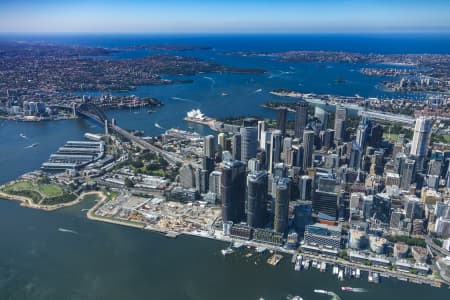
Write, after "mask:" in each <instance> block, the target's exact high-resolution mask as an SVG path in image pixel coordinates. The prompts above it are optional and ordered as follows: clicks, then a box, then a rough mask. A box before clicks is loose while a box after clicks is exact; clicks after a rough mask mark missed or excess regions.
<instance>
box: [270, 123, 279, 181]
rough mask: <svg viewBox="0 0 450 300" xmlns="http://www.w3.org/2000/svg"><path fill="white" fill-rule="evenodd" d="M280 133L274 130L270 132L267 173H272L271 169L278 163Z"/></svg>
mask: <svg viewBox="0 0 450 300" xmlns="http://www.w3.org/2000/svg"><path fill="white" fill-rule="evenodd" d="M281 139H282V136H281V131H279V130H274V131H273V132H272V136H271V141H270V160H269V166H268V169H269V173H272V168H273V166H274V164H276V163H279V162H280V158H281Z"/></svg>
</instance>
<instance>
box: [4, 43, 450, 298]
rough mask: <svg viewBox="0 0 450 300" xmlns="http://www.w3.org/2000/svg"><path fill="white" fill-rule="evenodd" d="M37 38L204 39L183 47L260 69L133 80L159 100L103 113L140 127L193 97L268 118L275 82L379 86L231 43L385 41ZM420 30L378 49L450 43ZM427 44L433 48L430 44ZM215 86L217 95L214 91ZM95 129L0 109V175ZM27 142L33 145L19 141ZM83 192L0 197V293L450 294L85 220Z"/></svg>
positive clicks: (177, 122) (323, 88)
mask: <svg viewBox="0 0 450 300" xmlns="http://www.w3.org/2000/svg"><path fill="white" fill-rule="evenodd" d="M3 38H5V37H3ZM8 38H11V37H8ZM22 38H23V39H25V37H22ZM47 38H48V40H50V41H53V42H55V41H56V42H57V41H59V42H66V43H70V42H73V43H77V44H86V45H100V46H121V45H126V44H129V45H131V44H143V43H164V42H173V43H176V44H199V45H200V44H201V45H207V46H213V47H214V50H212V51H210V50H202V51H193V53H183V55H189V54H190V55H195V56H198V57H201V58H204V59H213V60H215V61H218V62H220V63H223V64H226V65H232V66H237V65H240V66H245V67H263V68H266V69H267V70H268V73H267V74H258V75H236V74H202V75H198V76H194V77H193V79H194V83H192V84H177V85H167V86H151V87H139V88H138V89H137V90H136V91H133V92H131V94H137V95H145V96H152V97H156V98H158V99H160V100H162V101H163V102H164V103H165V105H164V106H163V107H161V108H157V109H155V110H156V111H155V112H153V113H151V114H149V113H148V112H147V109H142V110H139V109H138V110H111V111H108V114H109V115H110V116H112V117H115V118H116V119H117V121H118V123H119V124H120V125H121V126H122V127H123V128H125V129H142V130H144V131H145V133H146V134H147V135H155V134H159V133H161V132H163V130H162V129H160V128H157V127H155V123H158V124H159V125H161V127H163V128H171V127H180V128H187V126H188V125H187V124H186V123H185V122H184V121H183V117H184V116H185V114H186V112H187V111H190V110H191V109H193V108H200V109H201V110H202V112H204V113H205V114H206V115H208V116H211V117H225V116H231V115H244V114H245V115H263V116H266V117H274V114H273V112H271V111H270V110H267V109H264V108H261V107H260V104H261V103H262V102H265V101H294V100H289V98H280V97H276V96H273V95H271V94H269V92H270V91H271V90H272V89H275V88H289V89H296V90H299V91H302V92H316V93H336V94H343V95H354V94H356V93H358V94H360V95H362V96H373V97H376V96H386V93H385V92H383V91H381V90H379V89H378V88H377V87H376V84H377V80H380V79H377V78H373V77H367V76H364V75H362V74H360V73H359V71H358V70H359V67H360V66H357V65H346V64H326V65H322V64H304V63H296V64H292V63H282V62H277V61H274V60H273V59H270V58H261V57H255V58H242V57H231V56H223V55H221V54H220V53H221V52H223V51H238V50H255V51H257V50H270V51H272V50H289V49H316V48H315V47H319V46H320V45H325V46H323V47H328V48H327V49H328V50H349V51H361V52H363V51H365V52H368V51H375V50H377V49H380V51H381V49H384V48H383V47H382V46H381V45H378V44H377V43H376V41H377V39H376V38H374V37H370V36H368V37H360V40H358V37H352V41H353V44H350V45H349V44H340V43H339V42H338V39H337V38H331V40H330V38H326V37H314V36H313V37H303V40H302V38H297V39H295V38H292V37H291V40H292V41H293V42H292V43H289V37H284V38H283V39H281V38H280V37H267V38H266V39H262V38H261V37H254V39H256V40H257V41H259V44H258V43H256V42H255V43H253V44H250V43H249V42H248V41H246V40H245V39H237V40H238V41H237V42H235V43H233V44H231V42H230V39H229V38H228V39H227V37H217V38H214V37H196V38H192V39H186V38H183V37H178V38H176V37H159V38H150V37H139V38H138V37H135V38H133V37H124V36H119V37H113V36H107V37H97V38H96V39H95V38H94V37H92V36H87V37H83V36H77V37H72V38H67V37H51V38H49V37H47ZM422 38H423V37H422ZM41 39H45V37H41ZM271 39H272V40H271ZM346 39H349V37H346ZM361 39H362V40H361ZM374 39H375V40H374ZM380 39H381V37H380ZM423 39H424V40H421V39H420V38H417V39H413V38H411V37H403V40H402V39H401V38H400V40H399V41H397V40H394V41H395V43H389V41H391V42H392V41H393V39H392V38H390V37H385V39H384V40H383V39H381V42H380V43H385V44H386V47H387V48H386V49H387V50H386V52H394V53H395V52H403V51H408V50H409V52H450V49H448V47H447V48H445V45H449V44H450V43H442V44H445V45H444V46H442V44H438V43H436V42H433V41H434V39H432V38H429V37H427V38H423ZM444 40H445V39H444ZM239 41H241V44H240V45H239ZM320 41H322V43H320ZM378 41H379V39H378ZM447 41H449V39H448V38H447ZM308 42H309V43H308ZM364 42H366V44H369V45H375V44H377V45H378V46H377V47H379V48H375V49H373V50H370V49H361V48H358V47H362V46H361V45H362V44H364ZM426 42H428V44H427V43H426ZM268 45H272V46H268ZM352 45H353V48H351V46H352ZM433 45H434V47H435V48H432V47H433ZM270 47H271V48H270ZM283 47H284V48H283ZM339 47H341V48H339ZM402 47H405V49H403V48H402ZM438 47H441V48H438ZM319 49H320V48H319ZM327 49H325V50H327ZM402 49H403V50H402ZM433 49H434V51H433ZM122 55H123V56H127V55H128V56H130V55H131V56H133V55H142V53H134V54H133V53H131V54H130V53H125V54H122ZM338 77H344V78H346V79H347V82H346V83H336V82H335V80H336V78H338ZM222 93H226V94H228V95H227V96H222ZM389 96H390V97H397V96H399V95H396V94H389ZM413 96H414V95H413ZM193 127H194V130H196V131H198V132H199V133H201V134H204V133H207V132H208V129H206V128H204V127H202V126H197V125H193ZM101 131H102V128H100V127H98V126H97V125H96V124H95V123H92V122H90V121H87V120H83V119H78V120H65V121H55V122H38V123H23V122H9V121H2V120H0V153H1V155H0V183H4V182H6V181H8V180H11V179H14V178H16V177H17V176H19V175H21V174H22V173H24V172H27V171H31V170H33V169H37V168H39V166H40V165H41V163H42V162H44V161H46V160H47V158H48V156H49V155H50V154H51V153H53V152H54V151H55V150H56V149H57V148H58V147H60V146H61V145H62V144H63V143H64V142H65V141H66V140H73V139H82V137H83V134H84V133H86V132H101ZM21 134H23V135H24V136H25V138H24V137H22V136H21ZM35 143H38V146H36V147H27V146H29V145H32V144H35ZM93 203H94V199H92V198H90V199H88V200H86V201H84V202H83V203H81V204H80V205H78V206H75V207H71V208H66V209H63V210H60V211H56V212H43V211H36V210H32V209H26V208H23V207H20V206H19V204H18V203H17V202H12V201H0V236H1V237H2V241H1V242H0V299H14V300H16V299H243V300H244V299H259V298H260V297H262V298H264V299H285V298H286V296H288V295H300V296H302V297H303V299H306V300H307V299H326V298H327V297H328V296H326V295H321V294H315V293H314V291H313V290H314V289H323V290H328V291H333V292H335V293H337V294H339V295H340V296H341V298H342V299H368V300H371V299H399V298H402V299H423V298H425V297H429V298H430V299H447V298H448V297H449V295H450V292H449V290H447V289H437V288H432V287H429V286H423V285H416V284H411V283H405V282H402V281H398V280H388V279H383V280H382V282H381V283H380V284H378V285H374V284H369V283H367V275H365V276H363V279H361V280H352V281H344V282H340V281H338V280H337V278H336V276H333V275H332V274H331V270H329V271H328V272H326V273H320V272H319V271H316V270H310V271H303V272H296V271H294V268H293V266H292V264H291V263H290V259H283V260H282V261H281V262H280V263H279V264H278V265H277V266H276V267H272V266H270V265H268V264H267V263H266V259H267V257H268V256H267V257H265V258H264V259H263V258H262V257H261V256H259V255H253V256H252V257H247V258H246V257H245V255H244V254H243V253H241V252H240V251H236V252H235V253H233V254H232V255H229V256H226V257H223V256H222V255H221V253H220V250H221V249H223V248H225V247H226V246H227V245H225V244H224V243H221V242H217V241H212V240H206V239H201V238H193V237H184V236H180V237H177V238H176V239H170V238H166V237H164V236H162V235H159V234H155V233H150V232H146V231H141V230H137V229H133V228H125V227H121V226H117V225H112V224H105V223H99V222H95V221H91V220H88V219H87V218H86V217H85V213H86V212H85V211H82V210H83V209H85V208H88V207H90V206H92V205H93ZM60 229H64V230H60ZM329 269H330V268H329ZM343 285H345V286H353V287H359V288H365V289H367V293H344V292H342V291H341V286H343Z"/></svg>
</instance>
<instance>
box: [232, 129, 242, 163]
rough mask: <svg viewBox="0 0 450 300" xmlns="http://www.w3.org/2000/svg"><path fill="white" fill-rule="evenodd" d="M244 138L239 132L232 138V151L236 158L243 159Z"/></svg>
mask: <svg viewBox="0 0 450 300" xmlns="http://www.w3.org/2000/svg"><path fill="white" fill-rule="evenodd" d="M241 140H242V138H241V135H240V134H239V133H236V134H234V135H233V137H232V139H231V153H232V154H233V159H234V160H241V151H242V141H241Z"/></svg>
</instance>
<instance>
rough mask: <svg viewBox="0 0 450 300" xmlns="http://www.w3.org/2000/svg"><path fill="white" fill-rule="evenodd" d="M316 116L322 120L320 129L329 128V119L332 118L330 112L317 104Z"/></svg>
mask: <svg viewBox="0 0 450 300" xmlns="http://www.w3.org/2000/svg"><path fill="white" fill-rule="evenodd" d="M314 117H316V118H317V119H318V120H319V122H320V129H321V130H325V129H327V128H328V121H329V119H330V113H329V112H327V111H326V110H324V109H323V108H320V107H318V106H316V107H315V108H314Z"/></svg>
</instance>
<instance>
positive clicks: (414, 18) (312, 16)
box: [0, 0, 450, 33]
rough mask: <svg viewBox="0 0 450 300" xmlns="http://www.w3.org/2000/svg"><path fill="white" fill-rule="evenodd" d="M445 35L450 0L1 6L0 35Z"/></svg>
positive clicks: (68, 1) (150, 0)
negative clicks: (17, 33)
mask: <svg viewBox="0 0 450 300" xmlns="http://www.w3.org/2000/svg"><path fill="white" fill-rule="evenodd" d="M386 31H388V32H411V31H413V32H417V31H420V32H430V31H435V32H450V0H422V1H417V0H390V1H387V0H209V1H208V0H192V1H189V0H159V1H155V0H128V1H118V0H0V32H142V33H156V32H163V33H167V32H177V33H180V32H181V33H182V32H196V33H201V32H386Z"/></svg>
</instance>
